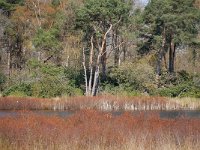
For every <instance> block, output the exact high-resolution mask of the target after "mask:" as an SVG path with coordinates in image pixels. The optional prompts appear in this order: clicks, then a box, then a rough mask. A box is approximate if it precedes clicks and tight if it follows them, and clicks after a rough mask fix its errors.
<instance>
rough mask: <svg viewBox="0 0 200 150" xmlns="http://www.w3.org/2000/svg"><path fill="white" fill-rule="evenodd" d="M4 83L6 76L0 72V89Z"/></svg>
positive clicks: (0, 89)
mask: <svg viewBox="0 0 200 150" xmlns="http://www.w3.org/2000/svg"><path fill="white" fill-rule="evenodd" d="M5 83H6V76H5V75H4V74H3V73H1V72H0V91H2V90H3V88H4V84H5Z"/></svg>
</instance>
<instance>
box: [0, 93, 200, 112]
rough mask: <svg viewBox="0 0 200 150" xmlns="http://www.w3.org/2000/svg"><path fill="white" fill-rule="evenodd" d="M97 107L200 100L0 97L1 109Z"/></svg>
mask: <svg viewBox="0 0 200 150" xmlns="http://www.w3.org/2000/svg"><path fill="white" fill-rule="evenodd" d="M81 109H96V110H101V111H120V110H122V111H135V110H181V109H185V110H186V109H187V110H197V109H200V100H199V99H196V100H193V101H189V100H187V101H186V100H182V99H170V98H164V97H115V96H98V97H70V98H53V99H40V98H17V97H0V110H68V111H71V110H73V111H75V110H81Z"/></svg>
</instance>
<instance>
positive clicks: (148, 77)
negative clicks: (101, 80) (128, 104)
mask: <svg viewBox="0 0 200 150" xmlns="http://www.w3.org/2000/svg"><path fill="white" fill-rule="evenodd" d="M108 79H109V80H108V83H110V84H112V85H115V86H116V85H117V86H122V87H124V90H127V89H128V90H127V91H129V92H130V91H141V92H144V91H146V90H150V89H152V88H154V87H155V73H154V68H153V67H151V66H150V65H148V64H145V63H143V62H138V63H124V64H122V65H121V66H120V67H119V68H113V69H112V70H111V71H110V72H109V78H108ZM113 81H114V83H113Z"/></svg>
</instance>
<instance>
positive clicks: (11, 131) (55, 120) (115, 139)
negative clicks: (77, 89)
mask: <svg viewBox="0 0 200 150" xmlns="http://www.w3.org/2000/svg"><path fill="white" fill-rule="evenodd" d="M28 113H29V112H23V113H22V114H20V113H19V115H18V116H15V117H12V116H10V117H9V116H8V117H1V120H0V141H1V142H0V147H1V149H5V150H7V149H17V150H22V149H50V150H51V149H52V150H53V149H76V150H77V149H81V150H82V149H90V150H91V149H99V150H101V149H102V150H103V149H110V150H111V149H124V150H131V149H136V150H137V149H138V150H139V149H147V150H148V149H149V150H150V149H172V150H175V149H176V150H177V149H180V150H181V149H188V150H190V149H191V150H192V149H196V150H197V149H198V147H199V146H200V145H199V144H200V143H199V142H200V141H199V140H200V137H199V135H200V126H199V123H200V120H199V119H189V118H184V117H183V118H178V119H162V118H160V117H159V116H158V114H156V113H155V114H154V113H152V115H150V116H149V117H147V116H146V117H145V115H144V114H142V113H140V114H138V115H135V116H133V115H132V114H131V113H124V114H122V115H120V116H113V115H112V114H110V113H102V112H98V111H95V110H82V111H79V112H77V113H75V114H74V115H72V116H70V117H68V118H59V117H58V116H50V117H47V116H41V115H40V116H39V115H36V114H29V115H27V114H28ZM183 124H184V125H183Z"/></svg>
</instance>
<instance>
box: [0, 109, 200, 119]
mask: <svg viewBox="0 0 200 150" xmlns="http://www.w3.org/2000/svg"><path fill="white" fill-rule="evenodd" d="M123 113H124V112H120V111H117V112H112V115H114V116H120V115H122V114H123ZM131 113H132V114H133V115H134V116H138V115H141V114H142V115H143V116H144V117H147V118H148V117H150V116H151V115H153V114H158V115H159V116H160V118H164V119H165V118H166V119H176V118H181V117H182V118H183V117H184V118H191V119H195V118H196V119H200V110H180V111H134V112H131ZM20 114H23V115H30V114H37V115H44V116H58V117H62V118H66V117H69V116H71V115H73V114H75V112H70V111H45V110H40V111H0V117H5V116H17V115H20Z"/></svg>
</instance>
